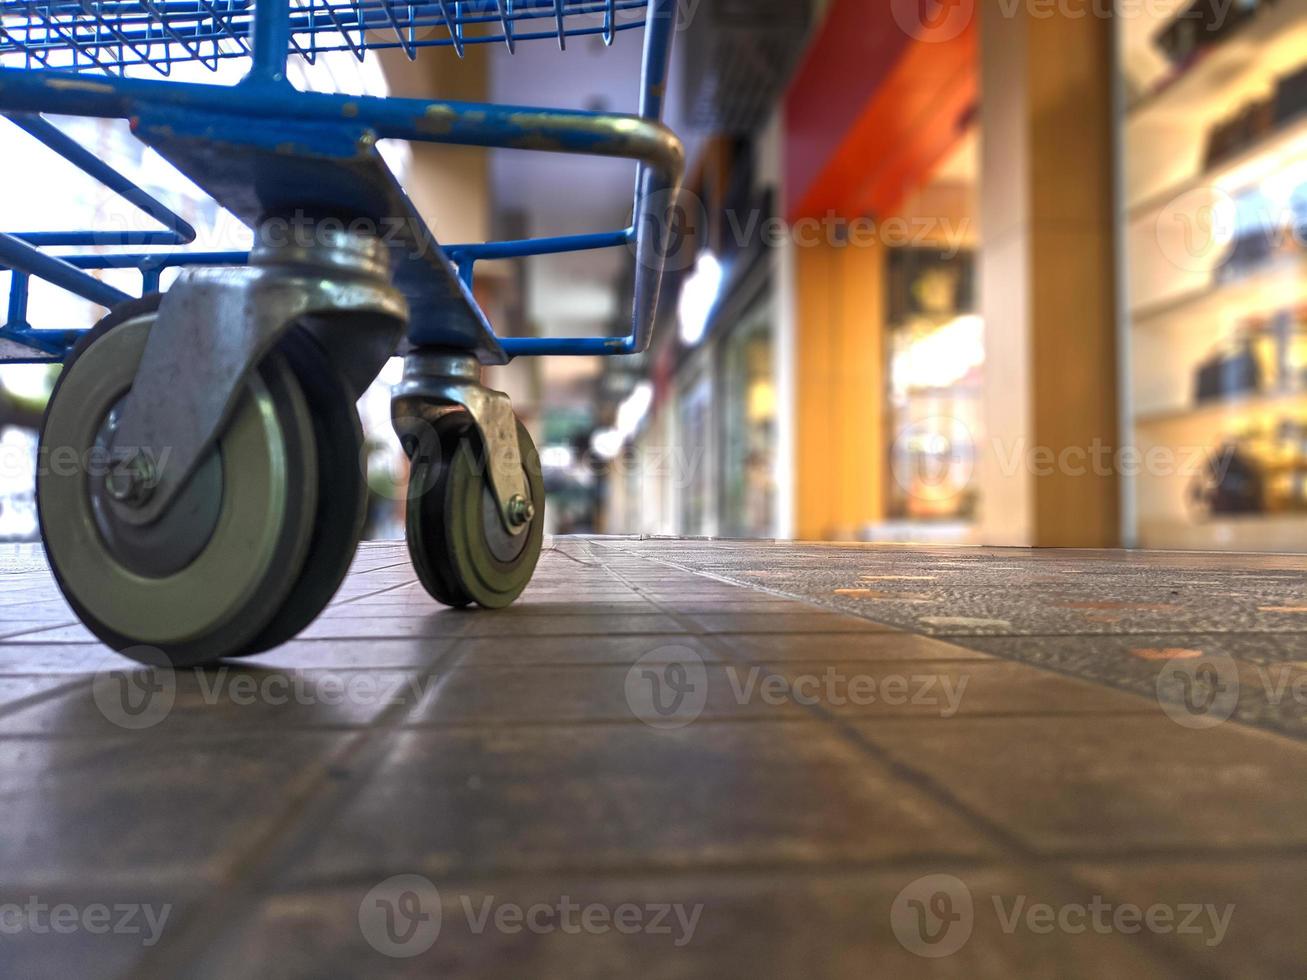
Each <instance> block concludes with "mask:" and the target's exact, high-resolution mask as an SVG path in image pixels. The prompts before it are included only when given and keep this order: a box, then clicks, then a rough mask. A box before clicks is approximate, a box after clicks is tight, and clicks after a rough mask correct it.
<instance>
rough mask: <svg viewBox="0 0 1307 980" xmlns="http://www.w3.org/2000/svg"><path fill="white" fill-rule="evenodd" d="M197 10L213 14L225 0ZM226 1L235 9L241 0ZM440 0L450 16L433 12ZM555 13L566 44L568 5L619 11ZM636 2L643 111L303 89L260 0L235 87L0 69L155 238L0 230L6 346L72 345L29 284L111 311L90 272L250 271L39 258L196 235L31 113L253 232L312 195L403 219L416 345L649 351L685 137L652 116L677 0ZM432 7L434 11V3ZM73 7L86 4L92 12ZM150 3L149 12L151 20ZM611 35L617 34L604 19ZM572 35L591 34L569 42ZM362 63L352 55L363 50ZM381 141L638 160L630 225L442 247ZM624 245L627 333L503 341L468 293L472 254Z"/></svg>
mask: <svg viewBox="0 0 1307 980" xmlns="http://www.w3.org/2000/svg"><path fill="white" fill-rule="evenodd" d="M100 2H101V3H103V2H104V0H100ZM115 2H117V0H115ZM200 2H201V3H202V4H204V5H206V7H211V6H212V5H213V4H215V3H218V2H220V0H200ZM222 2H225V3H227V4H231V5H235V4H237V3H241V2H243V0H222ZM365 2H366V0H365ZM380 2H382V3H388V2H389V0H380ZM436 2H437V3H438V4H439V6H440V7H441V8H442V9H444V8H445V0H436ZM450 2H453V0H450ZM505 2H508V0H459V2H458V3H455V4H454V5H455V7H459V6H460V5H468V4H471V5H478V4H479V5H480V6H481V7H486V5H488V4H493V5H494V7H495V8H496V9H499V10H500V11H501V12H502V11H503V10H507V11H513V10H514V9H515V8H514V7H513V5H512V3H508V6H507V7H506V8H503V7H500V4H501V3H505ZM549 2H550V4H551V6H553V7H555V8H556V9H557V10H558V11H559V12H560V13H559V16H558V27H559V32H560V34H559V37H560V42H561V40H562V37H563V36H564V34H565V33H566V32H564V19H563V15H562V11H564V9H565V5H566V4H575V5H577V7H576V9H578V10H579V9H581V8H582V7H585V8H586V9H591V8H594V7H595V6H596V4H598V5H601V6H603V5H606V6H607V7H608V8H609V9H610V10H611V9H612V7H613V0H549ZM641 2H642V3H647V7H646V11H645V17H644V26H645V42H644V64H643V69H642V79H641V99H640V106H639V114H638V115H617V114H608V113H594V112H581V111H571V110H555V109H536V108H527V107H515V106H502V105H491V104H479V103H460V102H448V101H441V100H422V99H398V98H387V99H378V98H358V97H352V96H340V95H328V94H323V93H312V92H300V91H298V90H296V89H295V88H294V87H293V86H292V85H291V84H290V83H289V81H288V80H287V78H286V63H287V58H288V54H289V52H291V51H293V50H303V48H304V43H305V42H304V39H303V38H302V37H299V35H298V34H297V33H296V27H295V22H294V20H293V18H292V12H291V9H290V6H289V3H288V0H275V2H272V0H264V2H262V3H258V4H256V6H255V9H254V14H253V18H252V26H251V27H250V30H249V35H250V37H251V39H252V52H251V67H250V70H249V73H248V74H247V75H246V76H245V78H244V79H243V80H242V81H241V82H240V83H238V84H237V85H235V86H217V85H200V84H190V83H177V82H171V81H166V80H162V79H145V78H133V77H122V76H114V75H113V74H112V73H111V74H109V75H107V76H102V77H96V76H91V75H87V74H83V73H78V72H72V71H55V70H46V69H41V70H29V69H15V68H0V114H4V115H6V116H8V117H9V118H10V119H11V120H13V121H14V122H15V123H17V124H18V125H19V126H21V127H22V128H23V129H25V130H26V131H27V132H29V133H31V134H32V135H33V136H35V137H36V138H38V139H40V140H41V141H42V142H44V143H45V144H46V145H47V146H50V147H51V149H53V150H55V151H56V152H58V153H60V154H61V155H62V156H64V157H66V158H67V159H69V160H70V161H71V162H73V163H74V164H76V165H77V166H79V167H80V168H81V169H82V170H84V171H85V172H87V173H88V174H90V175H91V176H93V177H95V178H96V179H98V180H100V181H101V182H103V183H104V184H105V185H106V186H108V187H110V188H111V189H113V190H115V191H116V192H118V193H119V194H120V195H122V196H123V198H124V199H126V200H128V201H130V202H131V203H133V204H135V205H136V206H138V207H140V208H141V209H142V210H143V211H144V212H145V213H147V214H149V215H151V216H152V217H154V218H155V219H156V220H157V221H159V223H160V225H161V226H162V227H161V229H160V230H159V231H155V232H96V231H78V232H58V233H48V232H16V233H0V269H9V270H12V273H13V281H12V284H11V292H10V302H9V306H8V318H7V321H6V324H5V326H4V327H3V328H2V329H0V340H3V339H11V340H16V341H19V342H20V343H23V344H28V345H31V346H33V347H35V348H36V349H37V350H38V351H39V352H44V353H48V354H49V358H46V357H45V356H44V353H43V354H38V355H34V357H33V358H32V359H58V357H59V356H60V355H62V354H63V353H64V352H66V350H67V349H68V346H69V344H70V339H71V338H73V337H75V336H76V332H73V331H49V330H37V329H33V328H31V327H30V326H29V324H28V322H27V301H28V286H29V280H30V277H32V276H36V277H37V278H40V279H44V280H47V281H49V282H52V283H54V284H56V285H58V286H60V287H62V288H64V289H67V290H69V291H71V292H73V293H75V294H77V295H80V296H82V297H84V298H86V299H88V300H91V301H93V302H96V303H99V304H101V305H105V306H110V305H113V304H115V303H118V302H121V301H123V300H126V299H130V298H132V297H130V296H129V295H128V294H126V293H123V292H121V291H120V290H118V289H115V288H113V287H111V286H109V285H107V284H106V283H103V282H101V281H100V280H99V279H97V278H96V277H95V276H93V275H91V274H90V273H91V272H92V271H94V270H101V269H109V268H135V269H138V270H139V271H140V272H141V274H142V288H143V290H144V291H147V292H148V291H151V290H154V289H157V288H158V285H159V277H160V275H161V274H162V272H163V270H164V269H167V268H170V267H177V266H187V265H238V264H242V263H244V262H245V260H246V254H245V253H240V252H220V253H187V252H185V251H180V250H179V251H170V252H163V253H126V254H83V255H74V256H54V255H51V254H48V253H47V252H44V251H42V248H43V247H46V246H53V245H61V246H68V245H72V246H85V247H93V246H106V245H114V246H138V247H139V246H147V245H148V246H156V245H175V246H180V245H185V244H188V243H189V242H191V241H193V240H194V237H195V232H194V230H193V229H192V228H191V227H190V226H189V225H187V224H186V222H184V221H183V220H182V219H181V218H180V217H178V216H177V215H175V214H173V213H172V212H171V211H169V210H168V209H167V208H166V207H164V206H163V205H162V204H160V203H159V202H158V201H156V200H154V199H153V198H152V197H150V196H149V195H148V194H146V193H145V192H144V191H143V190H142V189H141V188H139V187H137V186H136V185H134V184H132V182H131V181H129V180H128V179H127V178H125V177H123V176H122V175H121V174H119V173H117V172H116V171H115V170H113V169H112V168H111V167H109V166H108V165H106V164H105V163H104V162H103V161H101V160H99V159H98V158H96V157H94V156H93V155H92V154H90V153H89V152H88V151H86V150H85V149H84V148H83V147H81V146H80V145H78V144H77V143H76V141H74V140H72V139H70V138H69V137H67V136H66V135H64V134H63V133H62V132H61V131H60V130H58V129H57V128H55V127H54V126H52V125H51V124H50V123H48V122H46V121H45V120H44V119H42V118H41V117H40V116H39V115H38V114H39V113H43V112H49V113H61V114H66V115H76V116H94V117H105V118H123V119H130V120H131V122H132V126H133V131H134V132H135V134H136V135H137V137H138V138H140V139H142V140H143V141H144V142H145V143H147V144H148V145H150V146H152V147H154V148H155V149H156V150H158V151H159V152H160V153H161V154H162V155H164V156H165V157H166V158H168V159H170V160H171V161H172V162H173V163H174V164H175V165H176V166H178V167H179V169H181V170H182V171H183V172H184V173H185V174H186V175H187V176H188V177H190V178H191V179H192V180H193V181H195V183H197V184H198V185H199V186H200V187H201V188H203V189H204V190H205V191H206V192H207V193H209V194H211V195H212V196H213V197H214V198H215V200H217V201H218V202H219V203H220V204H223V205H224V206H226V207H228V208H230V209H231V210H232V211H233V212H235V213H236V214H237V215H238V217H240V218H242V220H244V221H246V222H247V223H249V224H250V225H251V226H256V225H257V224H258V222H259V219H260V216H261V215H264V214H267V213H269V212H271V213H280V209H283V208H286V207H289V206H291V205H293V204H297V203H302V202H301V201H300V197H302V196H303V195H304V194H305V193H306V192H305V188H306V187H308V188H313V189H314V192H315V193H317V194H318V198H317V199H316V200H314V201H312V202H311V203H312V204H313V205H314V206H316V207H318V208H320V209H328V210H331V211H334V212H336V213H347V214H351V215H352V214H361V215H367V216H371V217H380V216H386V217H387V218H391V217H393V218H399V219H401V221H402V223H403V227H404V228H405V233H404V236H403V238H402V239H401V240H399V241H397V242H396V243H395V245H394V247H393V249H392V251H393V253H394V254H395V255H396V258H397V272H396V280H397V283H398V284H399V285H400V288H401V289H404V291H405V292H406V293H409V294H410V299H411V300H412V301H413V302H412V305H413V306H414V321H413V324H412V326H411V329H410V338H409V339H410V342H411V343H413V344H415V345H422V344H439V345H441V346H454V347H464V348H467V349H472V350H475V351H476V352H477V353H478V354H479V355H480V356H481V357H482V360H484V361H487V362H500V361H504V360H507V359H508V358H511V357H515V356H520V355H541V354H561V355H576V354H623V353H636V352H639V351H642V350H644V349H645V348H646V347H647V346H648V343H649V339H650V332H651V330H652V327H653V319H654V312H655V305H656V300H657V292H658V287H659V282H660V280H661V273H662V265H663V255H662V248H663V245H664V243H662V242H660V241H658V240H657V239H658V232H659V231H660V230H661V228H662V227H663V223H662V222H661V220H651V219H660V217H661V215H660V214H655V212H654V208H655V207H660V206H662V205H665V204H666V202H667V200H668V198H667V195H668V194H670V193H672V192H674V191H675V189H676V188H677V186H678V185H679V181H680V176H681V168H682V165H683V160H682V155H681V149H680V144H679V142H678V141H677V140H676V138H675V137H674V136H673V135H672V134H671V133H670V131H668V130H667V129H666V128H665V127H663V126H662V125H661V124H660V123H659V121H658V120H659V119H660V117H661V114H662V104H663V97H664V92H665V89H666V81H667V73H668V62H669V57H670V46H671V37H672V32H673V29H674V20H675V0H641ZM517 3H518V4H519V5H521V6H523V7H529V6H532V5H535V6H538V5H539V4H540V0H517ZM426 5H427V6H430V0H427V4H426ZM623 5H624V6H627V7H629V6H630V5H631V3H630V0H623ZM8 6H12V4H10V3H8V2H7V0H0V13H4V12H6V9H5V8H6V7H8ZM21 6H22V7H23V8H24V9H29V8H31V7H32V4H30V3H28V2H26V0H24V2H23V3H22V4H21ZM81 6H82V7H83V8H86V7H88V6H90V4H83V5H81ZM120 6H122V7H129V6H130V4H129V3H121V4H120ZM156 6H157V4H154V5H147V8H148V9H155V7H156ZM187 9H194V8H193V7H189V6H188V7H187ZM337 9H340V8H337ZM296 13H297V14H298V10H297V12H296ZM607 24H608V25H609V26H611V24H612V21H611V20H609V21H608V22H607ZM504 25H505V30H504V40H505V42H506V43H508V44H509V46H510V47H511V46H512V44H513V43H514V40H515V39H514V36H513V34H512V31H511V28H510V26H509V22H508V21H507V20H505V22H504ZM447 26H449V28H450V39H451V41H459V42H460V45H461V42H462V41H464V40H466V41H467V42H469V43H470V42H471V41H472V40H473V39H472V38H471V37H467V38H463V37H462V22H461V21H456V20H453V19H450V20H449V21H447ZM2 27H3V24H2V23H0V28H2ZM584 32H589V31H588V29H587V30H583V31H582V30H578V31H577V33H584ZM64 33H65V34H66V33H67V32H66V31H65V32H64ZM396 33H397V36H398V35H399V34H400V32H399V31H397V32H396ZM605 36H606V37H610V36H611V34H610V32H609V31H606V32H605ZM6 37H12V35H11V34H6V33H5V32H3V30H0V53H4V52H5V51H6V50H9V51H13V50H15V49H14V48H13V46H12V45H11V46H10V47H9V48H8V49H6V47H5V38H6ZM517 39H519V40H520V39H521V37H520V36H519V37H518V38H517ZM79 43H80V42H79ZM106 43H107V42H106ZM113 43H120V42H119V41H114V42H113ZM362 43H363V42H360V44H362ZM78 50H81V47H80V46H79V49H78ZM188 50H190V49H189V48H188ZM356 53H359V54H360V56H361V50H360V51H359V52H356ZM28 54H29V56H30V52H28ZM178 60H179V59H178ZM88 67H97V66H96V65H94V64H91V65H89V66H88ZM98 67H104V66H103V65H100V66H98ZM378 139H401V140H408V141H415V142H431V143H443V144H455V145H466V146H481V147H512V148H519V149H532V150H546V151H554V152H564V153H578V154H595V155H603V156H610V157H617V158H625V159H630V160H632V161H635V162H638V163H639V165H640V166H639V168H638V173H637V177H636V188H635V207H634V211H633V216H634V217H633V221H632V224H631V225H630V226H629V227H627V228H623V229H619V230H616V231H611V232H602V233H596V234H586V235H570V236H564V237H551V238H539V239H529V240H523V241H507V242H488V243H478V244H463V245H452V246H439V245H437V244H436V242H435V239H434V237H432V236H431V233H430V231H429V229H427V227H426V225H425V223H424V222H423V221H422V219H421V218H420V217H419V216H418V215H417V212H416V210H415V209H413V207H412V205H411V203H409V201H408V199H407V197H406V196H405V195H404V193H403V191H402V190H400V189H399V187H398V185H397V184H396V183H395V181H394V178H393V176H392V175H391V174H390V173H389V171H388V170H387V169H386V168H385V166H384V164H383V163H382V162H381V160H380V157H379V155H378V154H377V153H376V150H375V143H376V141H377V140H378ZM296 195H299V196H300V197H296ZM623 245H625V246H632V245H633V246H634V247H635V251H636V262H637V267H636V288H635V300H634V309H633V312H632V326H631V331H630V333H629V334H626V335H624V336H619V337H602V338H596V337H585V338H534V337H505V338H498V337H496V336H495V335H494V332H493V330H492V329H491V328H490V325H489V323H488V322H487V321H486V319H485V316H484V313H482V311H481V310H480V308H479V307H478V306H477V304H476V302H475V300H474V298H473V296H472V291H471V283H472V277H473V272H474V268H475V264H476V262H477V261H479V260H482V259H502V258H520V257H523V256H530V255H543V254H554V253H560V252H573V251H585V250H591V249H600V248H612V247H616V246H623Z"/></svg>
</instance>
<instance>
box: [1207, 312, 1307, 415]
mask: <svg viewBox="0 0 1307 980" xmlns="http://www.w3.org/2000/svg"><path fill="white" fill-rule="evenodd" d="M1304 390H1307V306H1302V307H1299V308H1298V309H1297V310H1280V311H1278V312H1277V313H1275V314H1273V315H1272V316H1269V317H1266V316H1250V317H1245V318H1244V319H1243V320H1241V321H1240V322H1239V325H1238V327H1237V328H1236V329H1235V331H1234V334H1233V335H1232V336H1231V337H1229V338H1227V339H1226V340H1223V341H1222V342H1221V344H1220V345H1218V347H1217V348H1216V349H1215V350H1214V351H1213V352H1212V353H1211V354H1209V355H1208V356H1207V358H1206V359H1204V360H1203V361H1202V363H1200V364H1199V365H1198V367H1197V369H1196V370H1195V372H1194V401H1195V402H1197V403H1198V404H1204V403H1207V402H1214V401H1221V400H1223V399H1228V398H1233V397H1237V396H1239V395H1248V394H1289V393H1293V392H1298V391H1304Z"/></svg>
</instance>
